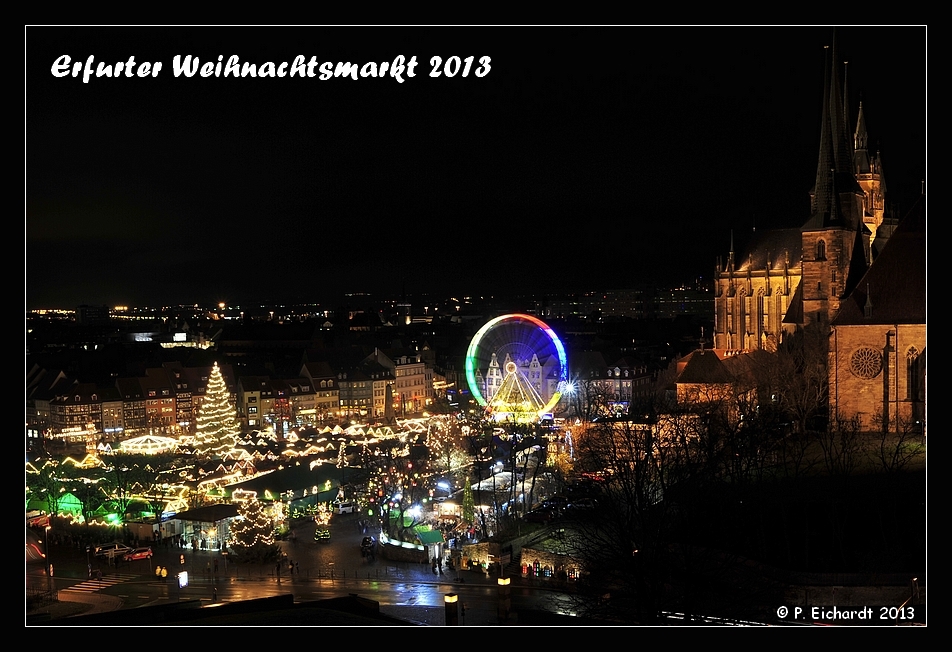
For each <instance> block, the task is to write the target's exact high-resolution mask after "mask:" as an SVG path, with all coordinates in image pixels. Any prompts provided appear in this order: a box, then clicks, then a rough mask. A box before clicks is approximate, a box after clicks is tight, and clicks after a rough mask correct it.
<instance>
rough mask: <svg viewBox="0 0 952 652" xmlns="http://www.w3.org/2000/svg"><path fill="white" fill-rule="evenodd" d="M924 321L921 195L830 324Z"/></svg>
mask: <svg viewBox="0 0 952 652" xmlns="http://www.w3.org/2000/svg"><path fill="white" fill-rule="evenodd" d="M867 301H868V302H869V312H870V316H869V317H868V318H867V317H866V309H867ZM925 322H926V200H925V196H924V195H923V196H921V197H920V198H919V200H918V201H917V202H916V204H915V205H914V206H913V208H912V210H911V211H909V213H907V214H906V216H905V217H904V218H903V219H902V221H901V222H900V223H899V226H897V227H896V231H895V233H893V235H892V237H890V238H889V240H888V241H887V242H886V245H885V246H884V247H883V251H882V253H881V254H880V255H879V257H877V258H876V260H875V261H873V264H872V265H871V266H870V267H869V269H868V270H867V272H866V274H865V275H864V276H863V277H862V279H860V281H859V283H857V285H856V289H855V290H854V291H853V292H852V293H851V294H850V295H849V297H847V299H846V300H845V301H843V303H842V304H841V305H840V310H839V312H838V313H837V315H836V317H835V318H834V319H833V325H834V326H857V325H865V324H924V323H925Z"/></svg>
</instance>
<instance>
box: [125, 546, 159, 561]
mask: <svg viewBox="0 0 952 652" xmlns="http://www.w3.org/2000/svg"><path fill="white" fill-rule="evenodd" d="M151 556H152V548H136V549H135V550H130V551H129V552H127V553H126V554H124V555H123V556H122V558H123V559H124V560H125V561H132V560H133V559H148V558H150V557H151Z"/></svg>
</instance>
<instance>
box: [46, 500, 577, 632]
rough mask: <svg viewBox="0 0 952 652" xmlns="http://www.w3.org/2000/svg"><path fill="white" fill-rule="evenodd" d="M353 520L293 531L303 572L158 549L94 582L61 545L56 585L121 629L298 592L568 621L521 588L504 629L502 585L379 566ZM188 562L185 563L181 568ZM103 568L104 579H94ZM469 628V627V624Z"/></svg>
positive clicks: (475, 621)
mask: <svg viewBox="0 0 952 652" xmlns="http://www.w3.org/2000/svg"><path fill="white" fill-rule="evenodd" d="M356 521H357V517H356V516H355V515H352V514H345V515H339V516H335V517H334V520H333V521H332V523H331V525H330V529H331V541H330V542H329V543H320V542H316V541H314V540H313V532H314V529H315V526H314V524H313V523H309V524H305V525H303V526H301V527H298V528H297V529H296V530H295V534H296V535H297V539H296V541H295V542H290V541H288V542H282V543H281V544H280V545H281V546H282V548H283V549H284V551H285V552H287V554H288V558H289V559H290V560H291V561H293V562H295V567H296V572H295V573H293V574H290V573H288V572H287V568H286V567H285V568H282V569H281V572H280V574H278V573H277V568H276V567H275V566H274V565H270V564H269V565H267V566H260V565H236V564H233V563H228V562H227V558H226V557H225V556H222V555H221V554H219V553H218V552H217V551H202V550H198V551H193V550H191V549H179V548H165V547H162V546H159V547H157V548H155V555H154V557H153V558H152V559H142V560H136V561H132V562H123V563H120V566H119V567H118V568H116V567H115V566H114V565H112V566H110V565H108V564H107V563H106V562H105V561H99V562H98V563H97V560H95V559H94V558H91V557H90V558H89V563H90V564H91V566H92V570H93V579H90V578H88V577H87V574H88V572H87V553H86V551H85V550H79V549H75V548H69V547H64V546H53V547H52V549H51V551H50V558H51V561H52V562H53V565H54V569H55V570H54V578H53V581H54V585H55V588H56V589H57V591H58V592H59V595H60V599H61V600H68V599H69V598H70V597H71V596H72V597H74V598H77V599H80V598H83V599H84V598H85V596H87V595H89V596H105V598H104V599H108V600H109V604H110V605H111V608H113V609H115V608H119V609H120V611H118V612H117V614H116V616H117V620H116V622H117V624H121V622H122V614H121V610H124V609H133V608H136V607H141V606H145V605H152V604H161V603H163V602H169V601H179V600H201V601H207V602H212V601H213V600H218V601H223V602H224V601H236V600H246V599H250V598H260V597H266V596H274V595H282V594H288V593H290V594H293V595H294V600H295V602H305V601H311V600H320V599H325V598H331V597H337V596H341V595H347V594H350V593H356V594H358V595H360V596H361V597H365V598H368V599H370V600H374V601H376V602H378V603H379V605H380V610H381V612H382V613H385V614H387V615H391V616H394V617H397V618H401V619H403V620H407V621H411V622H416V623H420V624H427V625H442V624H444V621H445V614H444V601H445V597H446V595H447V594H450V593H454V594H456V595H457V596H458V601H459V604H460V605H461V607H462V606H463V605H465V611H463V612H461V618H460V620H461V622H460V624H466V625H498V624H506V623H508V624H515V623H516V621H517V613H518V611H519V610H520V609H523V610H525V609H532V610H541V611H551V612H554V613H570V612H571V606H570V605H569V601H568V598H567V596H565V595H563V594H560V593H559V592H557V591H552V590H550V589H546V588H542V587H536V586H528V585H521V584H519V580H518V579H516V580H514V581H513V584H512V585H511V586H510V600H511V614H512V615H511V616H510V617H509V618H507V619H506V620H505V621H501V620H500V618H499V615H498V612H497V609H498V604H499V587H498V586H497V585H496V580H495V578H488V577H486V576H485V575H484V574H482V573H473V572H469V571H467V572H464V573H462V574H461V575H460V576H461V577H462V578H463V579H464V580H466V581H464V582H456V581H454V580H455V574H454V573H453V571H448V572H449V573H450V575H444V576H438V575H434V574H433V573H432V570H431V568H430V566H429V564H410V563H402V562H393V561H388V560H386V559H383V558H382V556H381V555H378V556H377V557H376V559H375V560H373V561H371V560H369V559H367V558H364V557H362V556H361V555H360V551H359V543H360V539H361V538H362V537H363V536H364V535H363V532H361V531H360V530H359V529H358V528H357V523H356ZM182 555H184V559H185V563H184V565H183V564H182V563H181V557H182ZM157 567H159V568H163V567H164V568H166V569H167V570H168V576H167V577H166V578H165V579H163V578H161V577H159V576H156V572H155V571H156V568H157ZM181 569H184V570H185V571H187V573H188V585H187V586H184V587H179V586H178V584H177V582H176V581H175V579H174V577H175V576H176V575H177V573H178V572H179V570H181ZM98 570H101V571H102V573H103V575H102V580H99V579H96V571H98ZM46 581H47V580H46V577H45V576H44V575H43V568H42V566H41V565H34V564H30V565H28V566H27V588H28V590H29V589H30V587H31V586H33V587H37V588H40V589H42V588H43V587H45V586H46ZM467 621H468V622H467Z"/></svg>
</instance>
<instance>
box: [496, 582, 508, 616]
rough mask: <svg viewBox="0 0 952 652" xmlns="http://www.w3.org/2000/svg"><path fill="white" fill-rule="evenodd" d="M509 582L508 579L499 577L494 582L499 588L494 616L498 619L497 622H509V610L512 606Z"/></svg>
mask: <svg viewBox="0 0 952 652" xmlns="http://www.w3.org/2000/svg"><path fill="white" fill-rule="evenodd" d="M510 581H511V580H510V579H509V578H508V577H500V578H499V579H497V580H496V585H497V586H498V588H499V604H498V606H497V610H496V615H497V616H498V617H499V622H501V623H504V622H506V621H507V620H509V608H510V606H511V605H512V600H511V597H510V596H511V593H510V592H511V587H510V586H509V582H510Z"/></svg>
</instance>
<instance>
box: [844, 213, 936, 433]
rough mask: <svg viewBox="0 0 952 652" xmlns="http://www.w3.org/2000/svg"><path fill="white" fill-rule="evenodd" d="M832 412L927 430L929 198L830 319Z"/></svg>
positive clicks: (869, 425)
mask: <svg viewBox="0 0 952 652" xmlns="http://www.w3.org/2000/svg"><path fill="white" fill-rule="evenodd" d="M831 326H832V329H831V335H830V359H831V365H830V415H831V417H832V418H833V419H835V420H837V421H844V420H851V419H857V420H858V422H859V425H860V427H861V428H864V429H877V430H878V429H880V428H883V429H888V430H891V431H894V432H901V431H904V430H905V431H907V432H908V431H913V432H916V433H920V434H925V404H926V198H925V196H924V195H923V196H922V197H920V198H919V201H918V202H917V203H916V204H915V206H914V207H913V209H912V210H911V211H910V212H909V213H908V214H907V215H906V216H905V217H904V218H903V219H902V221H901V222H900V223H899V225H898V227H896V230H895V232H894V233H893V234H892V236H891V237H890V238H889V241H888V242H887V243H886V245H885V246H884V247H883V249H882V252H881V253H880V254H879V255H878V256H877V257H876V259H875V260H874V261H873V264H872V266H870V268H869V270H868V271H867V272H866V274H865V275H864V276H863V277H862V279H860V281H859V283H858V284H857V285H856V288H855V289H854V290H853V292H851V293H850V295H849V296H848V297H846V299H845V300H844V301H843V302H842V303H841V305H840V309H839V311H838V312H837V314H836V316H835V317H834V318H833V321H832V323H831Z"/></svg>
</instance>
